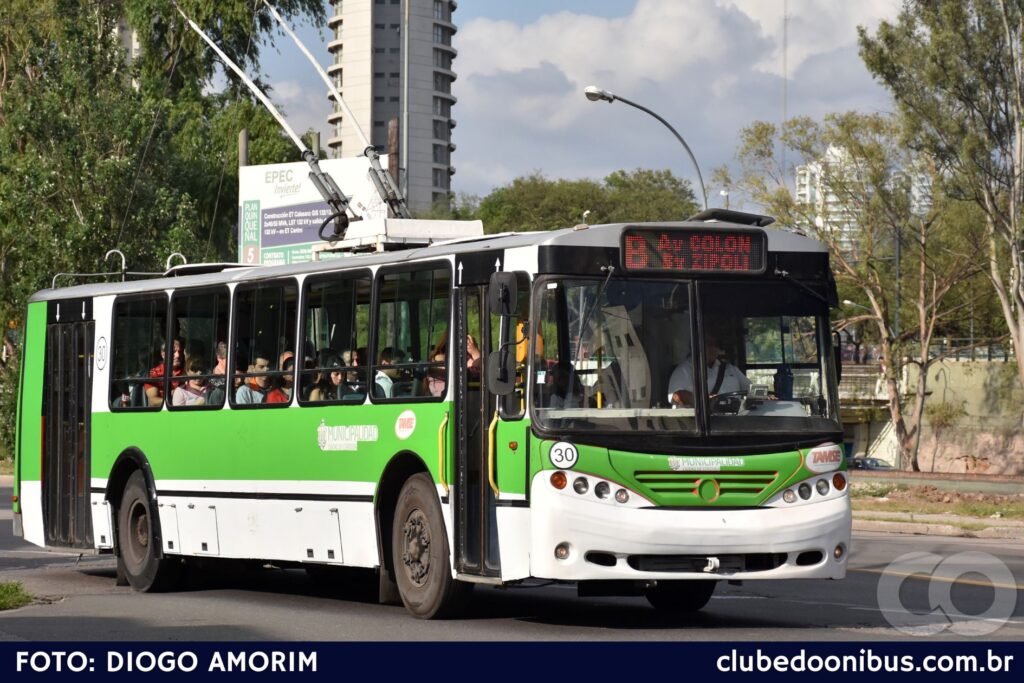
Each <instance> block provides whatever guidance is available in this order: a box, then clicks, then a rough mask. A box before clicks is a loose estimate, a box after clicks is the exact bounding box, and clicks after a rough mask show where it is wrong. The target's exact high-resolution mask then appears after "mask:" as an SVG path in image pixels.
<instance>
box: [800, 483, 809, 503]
mask: <svg viewBox="0 0 1024 683" xmlns="http://www.w3.org/2000/svg"><path fill="white" fill-rule="evenodd" d="M797 491H799V492H800V497H801V498H803V499H804V500H807V499H808V498H810V497H811V485H810V484H808V483H807V482H806V481H805V482H804V483H802V484H800V486H799V487H798V488H797Z"/></svg>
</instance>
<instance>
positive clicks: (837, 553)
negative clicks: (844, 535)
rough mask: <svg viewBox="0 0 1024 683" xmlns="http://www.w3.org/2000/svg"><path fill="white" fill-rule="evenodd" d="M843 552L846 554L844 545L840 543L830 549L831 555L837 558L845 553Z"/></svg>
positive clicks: (840, 557)
mask: <svg viewBox="0 0 1024 683" xmlns="http://www.w3.org/2000/svg"><path fill="white" fill-rule="evenodd" d="M845 554H846V546H844V545H843V544H842V543H840V544H839V545H837V546H836V549H835V550H833V551H832V557H834V558H836V559H837V560H841V559H843V555H845Z"/></svg>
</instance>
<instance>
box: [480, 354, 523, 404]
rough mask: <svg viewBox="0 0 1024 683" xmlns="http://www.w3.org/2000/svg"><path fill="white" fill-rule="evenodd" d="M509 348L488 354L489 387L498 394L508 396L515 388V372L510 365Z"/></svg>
mask: <svg viewBox="0 0 1024 683" xmlns="http://www.w3.org/2000/svg"><path fill="white" fill-rule="evenodd" d="M508 361H509V352H508V348H507V347H506V348H504V349H501V350H499V351H491V352H490V353H489V354H488V355H487V367H486V370H487V389H488V390H489V391H490V392H491V393H492V394H497V395H498V396H508V395H509V394H511V393H512V392H513V391H514V390H515V385H516V378H515V373H514V372H512V368H511V367H510V365H511V363H509V362H508Z"/></svg>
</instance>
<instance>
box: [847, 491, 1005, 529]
mask: <svg viewBox="0 0 1024 683" xmlns="http://www.w3.org/2000/svg"><path fill="white" fill-rule="evenodd" d="M850 498H851V500H850V502H851V504H852V506H853V509H854V510H858V511H868V510H870V511H872V512H912V513H914V514H936V515H961V516H963V517H981V518H1002V519H1018V520H1019V519H1024V495H1020V494H1018V495H997V494H986V493H975V492H958V491H944V490H939V489H936V488H935V487H932V486H906V485H892V484H883V483H880V482H870V483H869V482H857V483H855V484H854V485H853V486H852V487H851V489H850Z"/></svg>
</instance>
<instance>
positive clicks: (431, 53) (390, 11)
mask: <svg viewBox="0 0 1024 683" xmlns="http://www.w3.org/2000/svg"><path fill="white" fill-rule="evenodd" d="M333 6H334V15H333V16H332V17H331V18H330V20H329V22H328V26H329V27H330V29H331V31H332V39H331V41H330V42H329V43H328V44H327V49H328V50H329V51H330V53H331V55H332V57H333V60H332V64H331V65H330V67H328V73H329V74H331V77H332V78H333V79H334V81H335V85H336V86H337V88H338V91H339V92H341V95H342V97H344V98H345V103H346V104H347V105H348V107H349V109H351V110H352V115H353V116H354V117H355V119H356V120H357V122H358V123H359V125H360V127H361V128H362V129H363V132H364V133H365V134H366V136H367V137H368V138H369V139H370V142H371V143H372V144H373V145H374V146H375V147H377V148H378V149H380V150H382V151H386V149H387V137H388V121H389V120H390V119H392V118H398V121H399V147H400V150H401V152H400V164H399V166H400V168H399V184H400V185H401V187H402V188H403V190H404V191H405V195H406V198H407V199H408V201H409V206H410V207H411V208H412V209H413V210H424V209H427V208H430V206H431V205H433V204H435V203H438V202H440V203H443V204H446V203H447V201H448V197H449V191H450V190H451V176H452V175H453V174H454V173H455V168H454V167H453V166H452V164H451V154H452V152H453V151H454V150H455V145H454V144H452V141H451V139H452V135H451V130H452V128H454V127H455V120H454V119H453V118H452V105H453V104H455V97H453V96H452V82H453V81H454V80H455V71H453V70H452V61H453V60H454V59H455V55H456V50H455V48H453V47H452V36H453V35H454V34H455V31H456V29H455V24H454V23H452V12H454V11H455V8H456V6H457V3H456V2H455V0H334V2H333ZM329 98H330V99H331V101H332V102H333V100H334V98H333V96H330V95H329ZM327 121H328V123H329V124H331V127H332V133H331V137H330V138H329V139H328V141H327V145H328V146H329V147H330V148H331V149H332V150H333V153H334V156H335V157H342V156H345V157H351V156H358V155H360V154H362V153H363V149H362V144H361V143H360V141H359V139H358V137H357V136H356V133H355V130H354V128H353V126H352V125H351V123H350V122H349V121H345V120H344V116H343V113H342V109H341V107H340V106H339V104H338V103H337V102H334V111H333V112H332V113H331V115H330V116H328V117H327Z"/></svg>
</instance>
